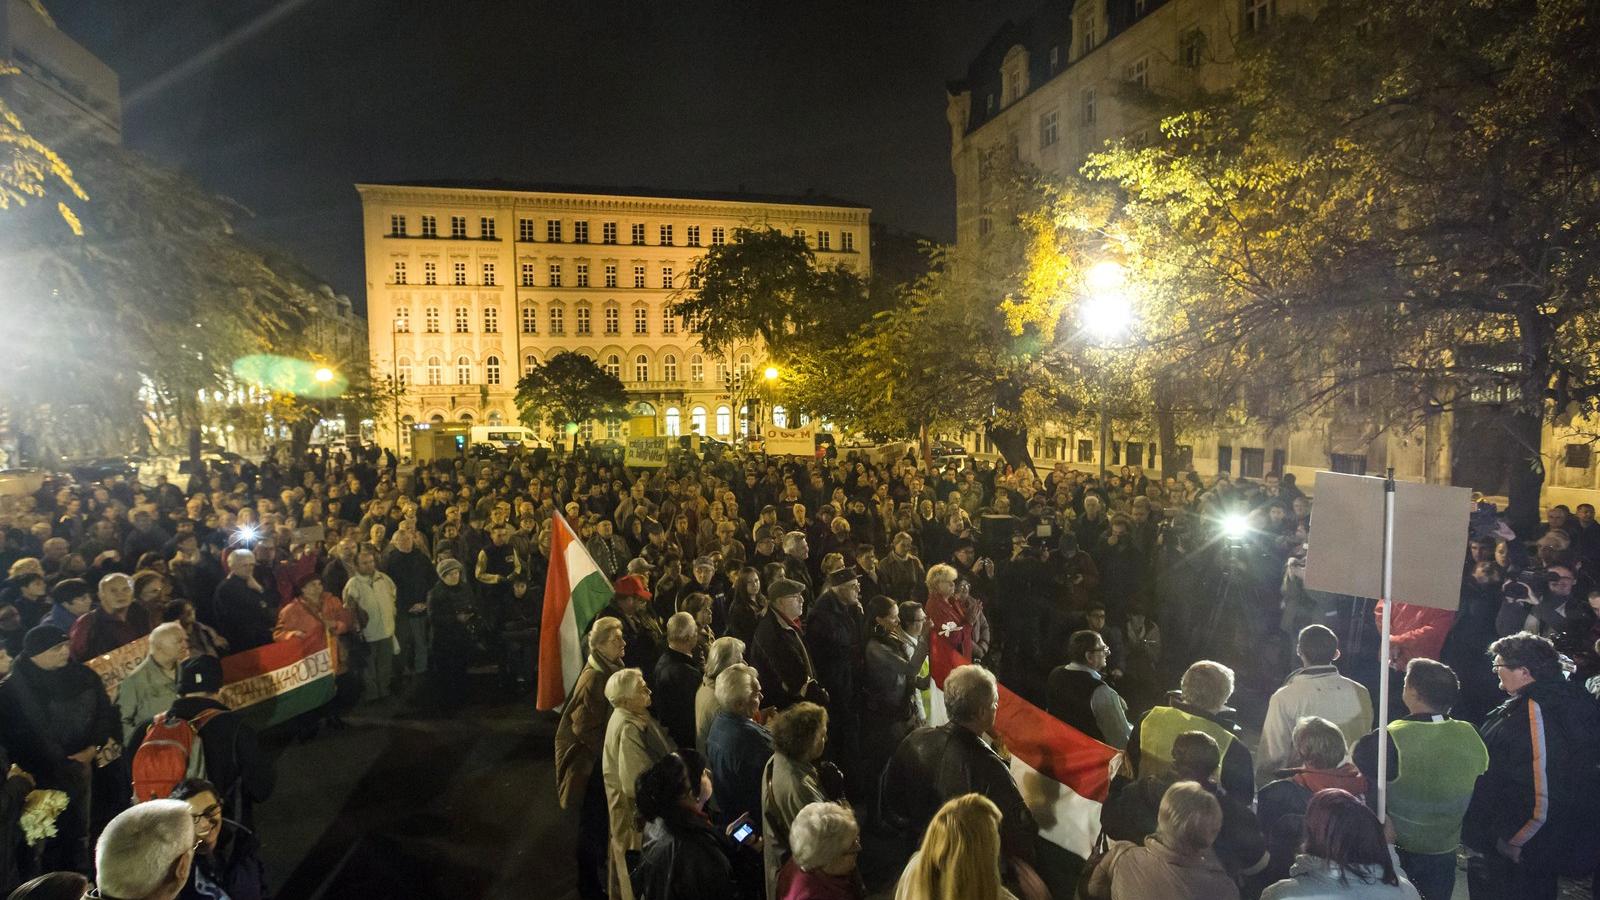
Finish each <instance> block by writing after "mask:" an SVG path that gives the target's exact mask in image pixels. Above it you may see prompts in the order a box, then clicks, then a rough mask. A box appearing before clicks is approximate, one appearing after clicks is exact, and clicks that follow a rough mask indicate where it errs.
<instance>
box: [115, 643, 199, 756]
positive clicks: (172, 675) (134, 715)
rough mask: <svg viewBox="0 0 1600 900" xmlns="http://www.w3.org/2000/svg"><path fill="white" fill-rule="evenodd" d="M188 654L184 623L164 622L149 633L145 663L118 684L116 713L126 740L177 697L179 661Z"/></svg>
mask: <svg viewBox="0 0 1600 900" xmlns="http://www.w3.org/2000/svg"><path fill="white" fill-rule="evenodd" d="M188 657H189V636H188V635H187V634H185V633H184V630H183V626H182V625H179V624H178V623H176V622H164V623H162V624H160V625H157V626H156V627H155V630H154V631H151V632H150V652H149V653H148V654H146V655H145V658H144V662H142V663H140V664H139V666H138V667H137V668H135V669H134V670H133V671H132V672H129V673H128V676H127V677H126V678H124V679H122V681H121V682H120V683H118V685H117V713H118V716H119V717H120V718H121V719H122V737H121V740H122V741H123V742H124V743H126V742H128V741H130V740H132V739H133V738H134V736H135V735H137V734H138V733H140V731H141V730H142V729H143V728H144V726H145V723H147V722H149V721H150V720H151V719H152V718H155V716H156V714H157V713H162V712H166V711H167V709H168V708H169V707H171V706H172V701H174V700H176V699H178V664H179V663H181V662H183V661H184V660H185V659H187V658H188Z"/></svg>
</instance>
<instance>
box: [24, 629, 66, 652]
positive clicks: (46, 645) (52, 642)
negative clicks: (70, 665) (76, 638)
mask: <svg viewBox="0 0 1600 900" xmlns="http://www.w3.org/2000/svg"><path fill="white" fill-rule="evenodd" d="M66 642H67V633H66V632H65V631H62V630H61V629H59V628H57V627H56V626H54V625H35V626H34V627H33V628H31V629H29V630H28V633H27V634H25V635H23V636H22V656H23V658H24V659H27V658H30V657H34V656H38V655H39V654H41V653H44V652H45V651H47V650H54V649H55V648H57V647H59V646H61V645H62V644H65V643H66Z"/></svg>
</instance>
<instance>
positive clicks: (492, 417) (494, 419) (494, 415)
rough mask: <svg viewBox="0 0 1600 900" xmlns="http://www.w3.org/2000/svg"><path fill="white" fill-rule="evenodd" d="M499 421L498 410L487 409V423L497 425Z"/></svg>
mask: <svg viewBox="0 0 1600 900" xmlns="http://www.w3.org/2000/svg"><path fill="white" fill-rule="evenodd" d="M500 421H501V419H500V410H498V409H491V410H489V424H490V425H499V424H500Z"/></svg>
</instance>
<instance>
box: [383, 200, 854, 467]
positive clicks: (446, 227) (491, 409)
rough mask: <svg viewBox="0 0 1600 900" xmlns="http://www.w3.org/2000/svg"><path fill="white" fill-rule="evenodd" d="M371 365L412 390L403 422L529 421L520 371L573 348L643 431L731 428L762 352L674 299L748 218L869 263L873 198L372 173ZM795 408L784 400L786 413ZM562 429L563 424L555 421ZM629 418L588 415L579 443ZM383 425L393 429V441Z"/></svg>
mask: <svg viewBox="0 0 1600 900" xmlns="http://www.w3.org/2000/svg"><path fill="white" fill-rule="evenodd" d="M356 190H357V191H359V192H360V194H361V201H362V210H363V217H362V218H363V222H362V232H363V237H364V241H365V245H366V282H367V319H368V338H369V340H368V344H369V350H370V352H371V355H372V364H373V368H374V369H375V370H376V371H377V372H378V373H380V374H381V375H383V376H384V377H388V378H392V379H394V380H395V381H396V382H397V383H399V384H401V385H404V387H405V392H404V394H403V396H402V399H401V403H400V410H399V414H398V417H397V418H398V423H397V424H398V426H399V428H400V430H401V431H402V432H409V430H410V429H409V426H410V425H411V424H412V423H419V422H430V421H433V422H443V421H467V422H474V423H480V424H495V423H499V422H515V421H516V420H517V418H518V413H517V409H516V407H515V405H514V404H513V402H512V399H513V397H514V395H515V393H516V383H517V379H518V378H519V377H521V375H522V374H523V373H524V372H526V371H528V370H530V369H531V368H532V367H533V366H535V365H537V364H539V363H540V362H542V361H543V360H545V359H548V358H549V356H550V355H551V354H553V353H557V352H559V351H563V350H570V351H575V352H578V353H582V354H583V355H585V356H588V357H589V358H591V359H593V360H595V361H596V362H598V363H599V364H600V365H601V366H602V367H604V368H606V369H607V370H609V371H611V372H612V373H613V374H615V375H617V376H618V377H619V378H621V379H622V382H623V384H624V385H625V386H626V387H627V389H628V392H629V394H630V396H631V397H633V398H634V400H635V403H634V407H633V412H634V421H635V427H636V428H646V429H653V432H654V433H660V434H679V433H682V434H688V433H690V432H691V431H698V432H699V433H701V434H708V435H715V436H720V437H731V436H732V435H734V434H736V433H742V432H743V431H744V428H743V427H742V422H741V421H738V419H739V418H740V412H739V411H740V410H741V409H743V408H744V407H743V406H742V405H741V404H740V403H739V402H738V398H739V396H740V388H741V386H742V385H748V384H749V383H750V382H751V380H752V378H753V377H754V373H756V372H759V371H760V369H761V368H762V366H763V365H764V360H763V356H764V353H763V351H762V349H761V347H760V346H759V345H757V344H756V343H751V344H747V345H743V346H738V347H735V348H733V350H732V352H731V353H729V354H727V355H726V356H714V355H712V354H710V353H707V352H705V351H703V350H702V349H701V348H700V346H699V342H698V340H697V338H696V336H695V335H694V333H693V332H692V331H690V330H689V329H688V328H687V327H686V326H685V323H684V322H683V321H681V320H680V317H678V316H674V315H671V314H670V313H669V312H668V306H669V304H670V302H671V299H672V296H673V294H674V292H675V291H677V290H680V289H683V288H686V287H693V285H691V284H690V283H689V281H688V274H687V273H688V271H689V269H690V268H691V267H692V266H693V265H694V262H695V260H697V259H698V258H699V257H700V256H701V255H702V254H703V253H705V250H706V248H707V247H711V246H715V245H717V244H721V243H723V242H725V241H729V240H732V239H733V237H734V233H735V231H736V230H737V229H739V228H758V227H760V228H764V227H773V228H778V229H780V230H783V231H792V232H793V233H795V234H799V235H803V236H804V237H805V238H806V240H807V242H808V243H809V244H810V245H811V247H812V248H813V249H814V250H815V251H816V253H817V256H818V262H819V263H821V264H832V263H834V262H844V263H845V264H847V265H850V266H852V267H854V268H856V269H857V270H859V271H860V272H862V273H863V274H868V273H870V271H871V259H870V241H869V231H868V229H869V224H870V221H869V220H870V214H871V210H869V209H868V208H867V207H865V206H862V205H860V204H856V203H850V202H847V201H841V200H835V199H832V198H827V197H822V196H803V197H774V196H762V195H752V194H715V193H694V192H680V191H656V190H632V189H625V190H617V189H598V188H596V189H590V188H574V187H560V186H532V185H529V186H524V185H512V184H501V183H477V184H453V183H426V184H422V183H406V184H358V185H356ZM774 413H775V414H776V415H778V416H780V417H781V416H782V410H781V409H777V410H774ZM545 424H546V431H545V433H546V434H547V435H549V434H551V433H552V431H551V428H553V426H555V425H558V424H561V423H545ZM626 427H627V426H626V425H622V424H620V423H612V424H609V425H602V424H600V423H588V422H585V423H580V434H579V436H580V438H581V439H599V438H604V437H610V438H617V437H620V436H621V434H622V431H623V429H624V428H626ZM395 428H396V425H395V424H388V423H379V440H380V442H382V443H384V444H385V445H387V446H393V444H394V441H395Z"/></svg>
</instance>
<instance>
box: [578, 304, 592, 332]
mask: <svg viewBox="0 0 1600 900" xmlns="http://www.w3.org/2000/svg"><path fill="white" fill-rule="evenodd" d="M575 333H576V334H592V333H593V332H592V331H590V329H589V307H587V306H580V307H578V330H577V331H576V332H575Z"/></svg>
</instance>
